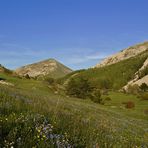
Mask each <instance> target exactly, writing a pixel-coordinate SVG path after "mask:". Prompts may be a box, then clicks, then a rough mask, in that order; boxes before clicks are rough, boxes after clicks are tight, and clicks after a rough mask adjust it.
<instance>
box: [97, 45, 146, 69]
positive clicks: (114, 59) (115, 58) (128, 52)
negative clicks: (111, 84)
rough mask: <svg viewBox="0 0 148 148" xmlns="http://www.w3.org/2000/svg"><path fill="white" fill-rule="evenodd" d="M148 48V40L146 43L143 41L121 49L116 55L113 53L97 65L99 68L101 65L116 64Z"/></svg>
mask: <svg viewBox="0 0 148 148" xmlns="http://www.w3.org/2000/svg"><path fill="white" fill-rule="evenodd" d="M146 50H148V42H144V43H141V44H138V45H135V46H131V47H129V48H127V49H124V50H122V51H120V52H119V53H117V54H115V55H112V56H110V57H108V58H106V59H105V60H103V61H102V62H101V63H99V64H97V65H96V66H95V67H97V68H99V67H103V66H107V65H111V64H115V63H118V62H120V61H122V60H125V59H129V58H131V57H134V56H136V55H138V54H140V53H142V52H143V51H146Z"/></svg>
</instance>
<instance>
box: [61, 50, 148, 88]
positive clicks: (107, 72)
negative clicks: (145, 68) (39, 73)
mask: <svg viewBox="0 0 148 148" xmlns="http://www.w3.org/2000/svg"><path fill="white" fill-rule="evenodd" d="M147 57H148V51H145V52H144V53H141V54H140V55H138V56H135V57H132V58H130V59H127V60H124V61H121V62H119V63H116V64H113V65H109V66H105V67H102V68H93V69H88V70H84V71H79V72H78V73H74V74H73V75H72V74H71V75H69V77H68V76H66V77H65V78H63V79H64V80H65V81H67V80H68V79H70V78H71V77H72V78H75V79H76V78H78V77H79V78H85V79H88V80H89V81H90V82H91V83H92V84H93V85H95V87H97V88H99V89H115V90H117V89H121V88H122V87H123V86H124V85H126V84H127V82H128V81H130V80H131V79H133V78H134V75H135V73H136V72H137V71H138V70H139V68H141V67H142V65H143V63H144V61H145V60H146V58H147Z"/></svg>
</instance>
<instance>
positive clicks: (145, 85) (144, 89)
mask: <svg viewBox="0 0 148 148" xmlns="http://www.w3.org/2000/svg"><path fill="white" fill-rule="evenodd" d="M140 89H141V90H142V91H144V92H145V91H147V90H148V85H147V84H146V83H142V84H141V86H140Z"/></svg>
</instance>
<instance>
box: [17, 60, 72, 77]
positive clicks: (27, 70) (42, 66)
mask: <svg viewBox="0 0 148 148" xmlns="http://www.w3.org/2000/svg"><path fill="white" fill-rule="evenodd" d="M15 72H16V73H17V74H18V75H20V76H26V75H29V76H30V77H44V76H49V77H54V78H55V77H56V78H57V77H62V76H64V75H66V74H68V73H70V72H72V70H71V69H70V68H68V67H66V66H65V65H63V64H61V63H60V62H58V61H57V60H55V59H47V60H43V61H40V62H37V63H33V64H29V65H26V66H23V67H21V68H18V69H16V70H15Z"/></svg>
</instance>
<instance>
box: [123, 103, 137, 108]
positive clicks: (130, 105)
mask: <svg viewBox="0 0 148 148" xmlns="http://www.w3.org/2000/svg"><path fill="white" fill-rule="evenodd" d="M123 104H125V108H127V109H131V108H134V107H135V103H134V102H132V101H128V102H123Z"/></svg>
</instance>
